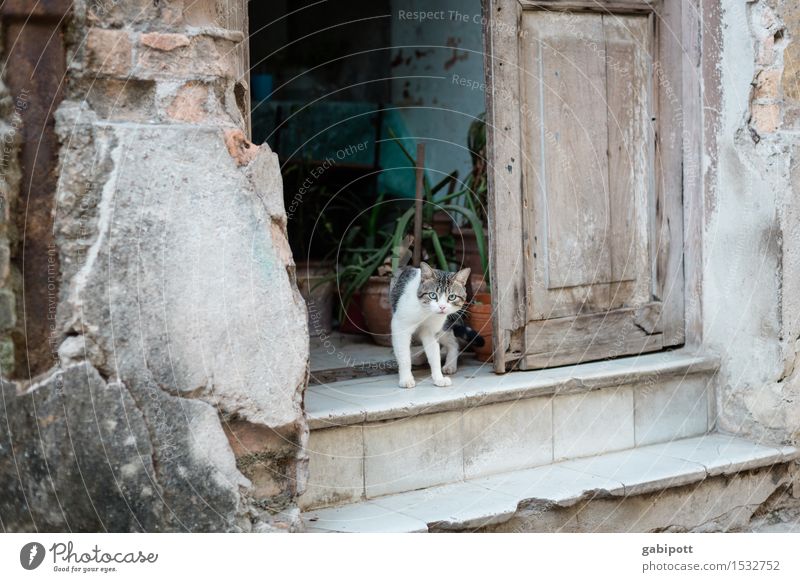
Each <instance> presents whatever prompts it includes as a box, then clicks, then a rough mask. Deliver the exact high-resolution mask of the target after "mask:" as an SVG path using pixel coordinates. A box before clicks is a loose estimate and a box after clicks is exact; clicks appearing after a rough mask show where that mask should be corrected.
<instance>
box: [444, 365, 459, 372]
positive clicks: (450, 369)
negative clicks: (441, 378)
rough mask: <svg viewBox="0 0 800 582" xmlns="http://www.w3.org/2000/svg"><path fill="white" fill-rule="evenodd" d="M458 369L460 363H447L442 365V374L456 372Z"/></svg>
mask: <svg viewBox="0 0 800 582" xmlns="http://www.w3.org/2000/svg"><path fill="white" fill-rule="evenodd" d="M457 370H458V365H457V364H453V365H452V366H451V365H449V364H445V365H444V366H442V374H455V373H456V371H457Z"/></svg>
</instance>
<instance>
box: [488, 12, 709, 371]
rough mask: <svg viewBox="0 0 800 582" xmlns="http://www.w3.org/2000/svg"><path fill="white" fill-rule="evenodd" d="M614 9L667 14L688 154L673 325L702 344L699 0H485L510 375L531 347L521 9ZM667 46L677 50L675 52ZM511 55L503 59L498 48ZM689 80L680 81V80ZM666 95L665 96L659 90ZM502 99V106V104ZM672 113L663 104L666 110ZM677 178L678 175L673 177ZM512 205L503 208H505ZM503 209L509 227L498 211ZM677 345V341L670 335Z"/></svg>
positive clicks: (496, 235) (501, 358) (492, 161)
mask: <svg viewBox="0 0 800 582" xmlns="http://www.w3.org/2000/svg"><path fill="white" fill-rule="evenodd" d="M603 7H606V10H607V11H608V12H609V13H611V10H612V9H613V10H614V11H615V12H620V11H623V12H628V13H637V12H638V13H641V12H648V13H649V12H652V11H654V10H655V11H656V12H657V16H656V17H657V18H659V20H660V21H661V25H660V26H659V27H658V28H657V31H664V32H663V33H662V34H661V35H660V36H657V38H656V42H657V43H658V46H659V55H661V56H662V57H663V58H661V59H660V60H658V61H656V59H655V58H654V62H657V63H658V66H660V67H661V68H662V73H663V72H666V76H667V79H668V80H669V86H670V94H669V99H670V102H669V103H667V104H666V105H667V106H668V107H669V108H670V110H671V116H670V117H671V118H672V121H673V126H674V125H678V128H676V129H675V131H678V130H679V133H678V135H677V137H676V138H675V139H676V140H677V141H679V143H680V152H679V156H678V158H679V160H678V161H679V162H680V165H681V167H682V175H681V176H678V177H673V179H675V180H678V184H677V186H679V187H680V190H681V194H682V196H681V200H680V201H679V202H677V203H678V204H681V205H682V211H683V220H682V222H683V224H681V225H679V226H680V227H681V230H682V239H683V244H682V251H683V261H682V266H680V267H679V268H681V271H680V272H677V268H678V267H675V266H673V267H672V268H673V269H676V270H675V272H673V273H671V274H670V275H668V276H667V280H670V279H671V278H672V277H680V278H682V281H683V287H684V289H683V297H684V321H683V323H684V326H683V328H682V329H675V330H672V331H669V330H666V329H665V334H666V333H672V334H682V335H683V338H684V339H683V344H684V345H685V346H686V347H690V348H691V347H697V346H699V345H700V344H701V342H702V319H701V316H702V305H701V297H702V295H701V292H702V225H703V207H704V205H703V187H702V186H703V184H702V176H701V175H700V173H701V160H702V147H703V140H702V136H703V133H702V132H703V129H702V128H703V126H702V101H701V97H702V96H701V82H700V67H701V53H702V49H701V36H700V32H701V30H702V28H701V22H700V10H699V5H698V0H653V1H651V2H648V1H646V0H594V1H586V0H483V29H484V47H485V48H484V59H485V60H484V70H485V74H486V128H487V152H490V154H491V155H489V156H487V157H488V158H489V160H488V162H489V168H488V188H489V191H488V207H489V212H488V215H489V263H490V267H489V269H490V275H491V280H492V282H496V281H504V282H505V283H504V284H503V287H502V289H499V288H497V286H496V285H495V287H494V288H493V293H492V304H493V313H494V317H493V326H494V330H493V331H494V368H495V372H497V373H505V372H506V371H508V370H509V369H512V368H513V367H514V364H515V362H516V361H517V360H518V359H519V358H521V356H522V355H523V351H524V330H525V324H526V309H525V305H526V293H527V289H526V274H525V260H524V252H525V249H524V246H523V241H522V236H520V233H521V232H522V230H523V229H522V226H523V212H524V211H525V208H524V197H523V177H524V174H523V172H524V166H523V160H522V159H521V158H522V156H521V153H520V152H521V151H522V144H523V140H522V115H521V109H522V107H523V106H524V104H523V103H521V101H520V99H521V94H522V90H521V85H520V76H521V75H520V71H521V67H520V64H519V44H520V42H519V38H518V30H519V27H520V16H521V13H522V11H523V10H526V9H549V10H570V11H593V12H598V11H602V9H603ZM665 46H667V47H668V48H669V50H667V51H665V50H664V47H665ZM496 54H497V55H510V58H509V59H507V60H503V59H502V58H501V57H495V56H494V55H496ZM677 84H679V85H680V87H675V86H674V85H677ZM659 101H660V103H663V102H664V99H663V97H661V96H659ZM496 103H497V104H500V105H499V106H498V107H497V109H495V108H494V107H493V105H494V104H496ZM662 114H663V109H660V111H659V115H662ZM667 177H669V176H667ZM499 209H502V213H501V212H499V211H498V210H499ZM495 216H502V217H503V225H502V228H495V227H494V224H493V223H494V217H495ZM670 343H672V342H670Z"/></svg>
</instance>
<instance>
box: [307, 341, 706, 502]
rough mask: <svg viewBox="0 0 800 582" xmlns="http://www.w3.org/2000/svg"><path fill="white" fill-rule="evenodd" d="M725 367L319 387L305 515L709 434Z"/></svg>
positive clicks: (609, 369)
mask: <svg viewBox="0 0 800 582" xmlns="http://www.w3.org/2000/svg"><path fill="white" fill-rule="evenodd" d="M717 365H718V360H717V358H715V357H713V356H708V355H695V354H690V353H686V352H683V351H673V352H665V353H659V354H648V355H643V356H639V357H630V358H621V359H618V360H610V361H603V362H594V363H588V364H581V365H576V366H567V367H562V368H554V369H548V370H536V371H531V372H512V373H509V374H505V375H496V374H494V373H493V372H492V370H491V368H490V366H488V365H484V366H480V365H467V366H462V368H461V369H460V370H459V371H458V373H457V374H455V375H454V376H453V385H452V386H450V387H448V388H438V387H435V386H433V384H432V383H431V381H430V378H423V377H421V375H420V373H419V371H417V372H416V373H417V380H418V384H417V387H416V388H414V389H411V390H406V389H402V388H399V387H398V386H397V385H396V377H395V376H394V375H391V376H383V377H380V378H375V377H373V378H362V379H358V380H349V381H343V382H336V383H332V384H327V385H318V386H312V387H309V388H308V390H307V391H306V396H305V404H306V414H307V418H308V422H309V425H310V427H311V429H312V430H311V435H310V437H309V442H308V447H307V450H308V455H309V481H308V485H307V488H306V493H305V494H304V495H303V496H302V497H301V499H300V504H301V508H302V509H304V510H307V509H312V508H318V507H326V506H334V505H340V504H344V503H351V502H355V501H360V500H362V499H371V498H374V497H379V496H382V495H388V494H392V493H400V492H403V491H412V490H416V489H422V488H426V487H431V486H435V485H441V484H445V483H450V482H458V481H463V480H465V479H473V478H476V477H481V476H487V475H492V474H495V473H503V472H508V471H515V470H520V469H526V468H531V467H536V466H541V465H547V464H550V463H553V462H557V461H561V460H565V459H574V458H580V457H587V456H592V455H598V454H602V453H606V452H611V451H618V450H624V449H630V448H633V447H638V446H644V445H649V444H654V443H660V442H667V441H672V440H675V439H680V438H686V437H690V436H699V435H703V434H706V433H708V432H709V431H710V430H712V428H713V419H714V410H713V379H714V373H715V371H716V369H717Z"/></svg>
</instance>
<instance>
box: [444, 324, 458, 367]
mask: <svg viewBox="0 0 800 582" xmlns="http://www.w3.org/2000/svg"><path fill="white" fill-rule="evenodd" d="M439 343H440V344H441V345H442V347H443V348H444V349H445V355H444V366H443V367H442V372H444V373H445V374H455V373H456V370H458V351H459V346H458V340H457V339H456V336H455V335H453V332H452V331H450V330H448V331H445V332H443V333H442V335H441V336H440V337H439Z"/></svg>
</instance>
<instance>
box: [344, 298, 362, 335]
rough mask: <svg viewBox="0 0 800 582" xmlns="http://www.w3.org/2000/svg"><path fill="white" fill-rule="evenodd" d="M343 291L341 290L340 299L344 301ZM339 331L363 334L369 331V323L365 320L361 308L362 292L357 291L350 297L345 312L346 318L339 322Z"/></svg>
mask: <svg viewBox="0 0 800 582" xmlns="http://www.w3.org/2000/svg"><path fill="white" fill-rule="evenodd" d="M342 296H343V293H342V292H340V295H339V301H342V299H341V298H342ZM339 331H340V332H342V333H351V334H361V335H364V334H366V333H367V324H366V323H365V322H364V314H363V312H362V310H361V293H359V292H358V291H356V292H355V293H353V296H352V297H351V298H350V304H349V305H348V306H347V309H346V310H345V313H344V319H343V320H342V321H341V323H339Z"/></svg>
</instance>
